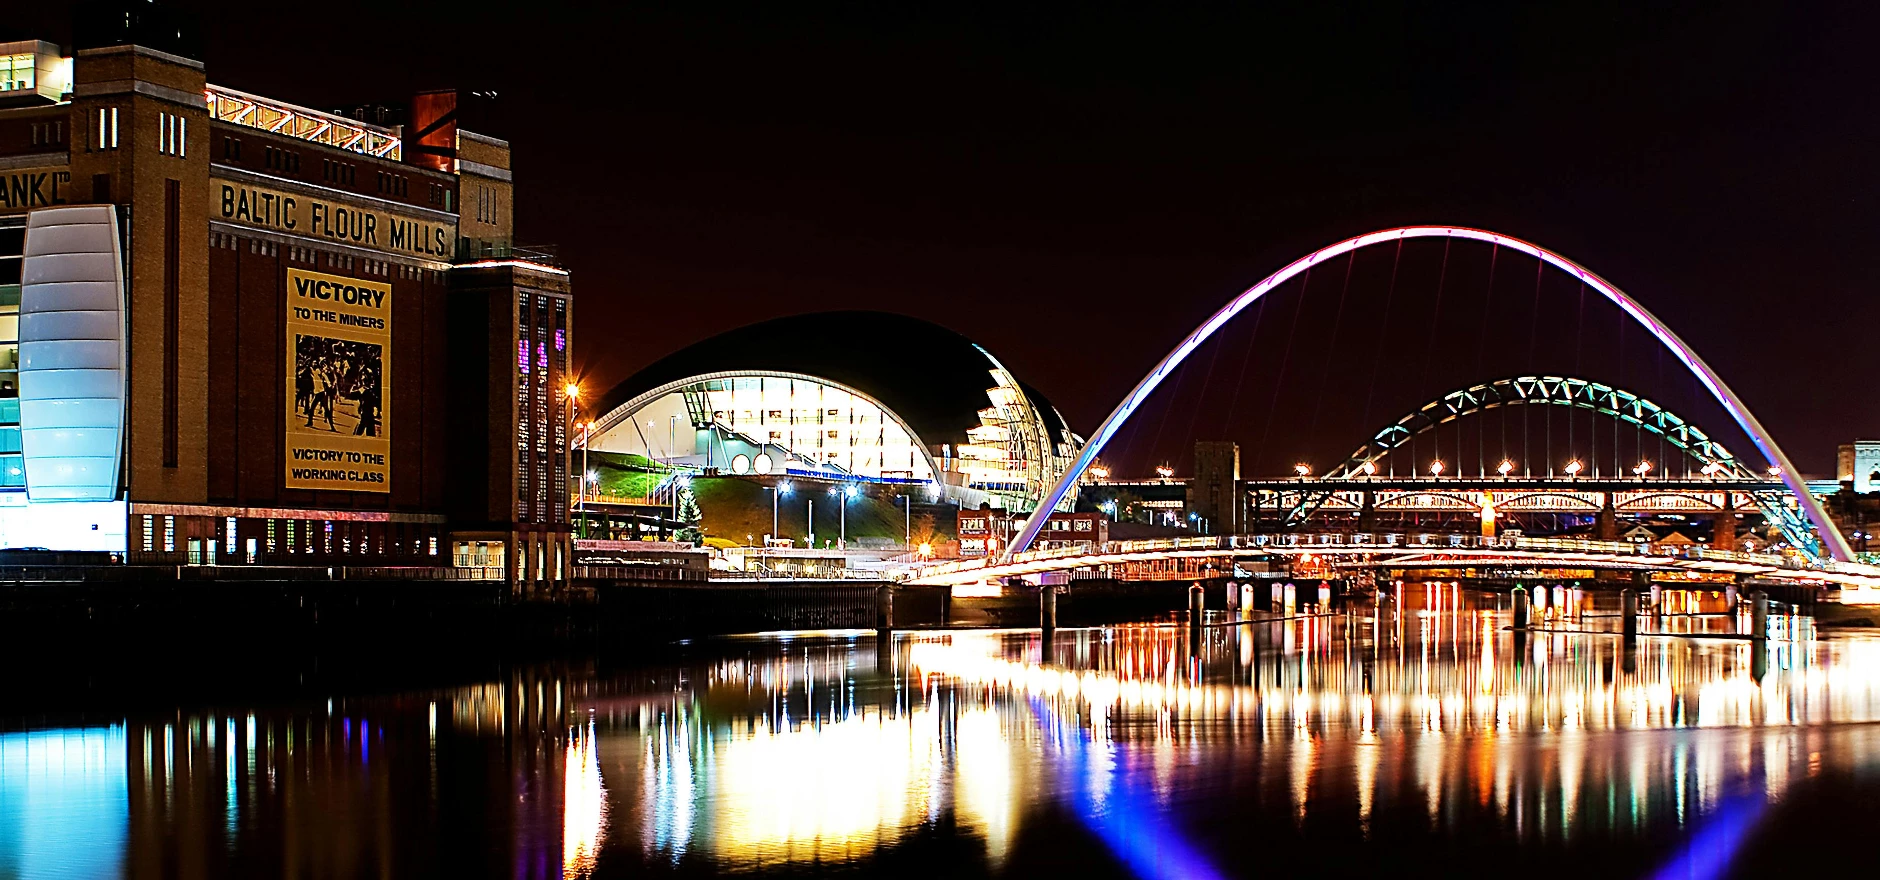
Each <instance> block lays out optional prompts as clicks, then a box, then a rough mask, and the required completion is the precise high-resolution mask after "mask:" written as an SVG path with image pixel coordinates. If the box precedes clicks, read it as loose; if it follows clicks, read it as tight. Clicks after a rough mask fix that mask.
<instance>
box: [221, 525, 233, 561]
mask: <svg viewBox="0 0 1880 880" xmlns="http://www.w3.org/2000/svg"><path fill="white" fill-rule="evenodd" d="M222 535H223V541H224V543H223V545H222V549H223V552H224V553H227V554H228V555H230V556H234V555H235V518H234V517H232V516H231V517H228V518H227V519H225V520H224V521H223V523H222Z"/></svg>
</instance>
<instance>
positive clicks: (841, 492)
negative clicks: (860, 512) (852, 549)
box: [829, 483, 856, 550]
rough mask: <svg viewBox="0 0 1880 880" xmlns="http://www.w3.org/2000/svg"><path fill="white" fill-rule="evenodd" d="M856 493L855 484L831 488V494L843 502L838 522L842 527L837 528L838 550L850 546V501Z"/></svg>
mask: <svg viewBox="0 0 1880 880" xmlns="http://www.w3.org/2000/svg"><path fill="white" fill-rule="evenodd" d="M855 493H856V489H855V484H854V483H845V484H843V485H842V487H841V488H839V489H838V488H831V489H830V490H829V494H831V495H834V496H836V500H837V501H839V502H841V504H842V512H841V515H840V516H839V518H838V520H837V521H838V522H839V523H840V525H838V526H837V529H838V531H837V532H836V549H837V550H845V549H847V548H848V544H849V499H850V498H854V497H855Z"/></svg>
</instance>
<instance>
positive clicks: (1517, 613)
mask: <svg viewBox="0 0 1880 880" xmlns="http://www.w3.org/2000/svg"><path fill="white" fill-rule="evenodd" d="M1511 596H1512V597H1513V603H1514V628H1515V629H1516V630H1524V629H1527V626H1528V591H1527V590H1525V589H1523V588H1522V587H1521V585H1520V584H1515V585H1514V592H1513V593H1512V594H1511Z"/></svg>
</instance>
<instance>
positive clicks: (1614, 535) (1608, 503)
mask: <svg viewBox="0 0 1880 880" xmlns="http://www.w3.org/2000/svg"><path fill="white" fill-rule="evenodd" d="M1601 495H1602V496H1603V500H1602V501H1601V502H1600V505H1599V515H1598V516H1596V517H1594V518H1593V536H1594V537H1596V538H1598V539H1599V540H1601V541H1617V540H1619V511H1617V510H1615V509H1614V508H1613V506H1612V493H1611V492H1603V493H1601Z"/></svg>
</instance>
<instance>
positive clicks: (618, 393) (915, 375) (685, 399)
mask: <svg viewBox="0 0 1880 880" xmlns="http://www.w3.org/2000/svg"><path fill="white" fill-rule="evenodd" d="M595 411H596V412H597V413H598V415H597V416H596V418H595V424H594V427H593V429H592V435H591V436H592V441H591V448H592V449H593V450H594V451H596V452H618V453H629V454H634V455H643V456H646V457H647V458H650V459H653V460H655V461H659V462H664V463H668V464H674V465H679V466H682V467H687V468H693V469H698V470H715V471H716V472H719V473H730V474H738V475H747V474H748V475H760V476H763V475H773V474H776V475H782V474H791V475H796V476H803V477H810V478H826V479H833V480H866V481H875V482H890V483H893V482H900V483H916V484H933V485H934V486H935V487H936V488H938V489H940V490H941V491H942V492H943V493H945V494H947V495H949V496H950V497H953V498H955V499H956V500H961V501H966V502H970V503H973V504H977V503H978V502H979V501H991V502H992V503H994V504H997V505H1000V506H1003V507H1007V508H1011V509H1017V510H1030V509H1032V508H1033V507H1035V506H1036V504H1037V500H1038V498H1039V497H1041V496H1042V495H1043V494H1044V491H1045V490H1046V489H1048V488H1049V487H1050V486H1051V484H1052V483H1054V482H1056V481H1057V480H1058V479H1059V478H1060V477H1062V476H1063V474H1064V472H1065V468H1066V467H1067V466H1068V465H1069V463H1070V461H1071V460H1072V459H1074V458H1075V457H1076V455H1077V453H1078V451H1079V450H1080V449H1081V448H1082V444H1083V441H1082V438H1080V437H1078V436H1077V435H1076V434H1074V433H1073V432H1072V431H1071V430H1070V428H1069V426H1068V425H1066V424H1065V422H1064V419H1063V417H1062V416H1060V415H1059V414H1058V412H1057V410H1056V409H1055V408H1054V407H1052V406H1051V404H1050V402H1049V401H1047V400H1045V399H1044V397H1043V396H1042V395H1040V394H1039V393H1038V392H1037V391H1035V390H1033V389H1032V388H1030V387H1029V386H1026V385H1025V384H1023V383H1022V382H1020V381H1019V380H1018V379H1017V378H1016V377H1015V376H1013V375H1012V373H1011V371H1010V370H1008V369H1006V367H1005V366H1004V365H1003V364H1001V363H1000V362H999V360H998V359H997V358H995V357H993V356H992V354H991V353H990V352H987V351H986V350H985V349H984V348H982V347H980V346H978V345H975V344H973V343H972V342H971V341H969V340H967V339H966V338H965V337H963V336H961V335H959V334H958V333H954V332H953V331H951V330H947V329H945V328H943V327H939V326H937V325H934V324H930V323H928V322H925V321H920V320H917V319H914V318H907V317H902V316H899V315H891V314H886V313H880V312H834V313H824V314H812V315H798V316H793V317H788V318H780V319H777V320H773V321H765V322H762V323H759V324H752V325H749V326H746V327H741V328H739V329H736V330H732V331H730V332H728V333H723V334H720V335H718V336H714V337H712V338H710V339H707V340H705V341H703V342H700V343H697V344H696V345H693V346H690V347H688V348H686V349H684V350H682V351H679V352H677V353H675V354H673V355H671V356H669V357H667V358H665V359H663V360H661V361H659V362H658V363H655V364H653V365H652V366H650V367H648V368H646V369H645V370H642V371H641V372H640V373H639V374H637V375H635V376H633V377H631V378H629V379H628V380H627V381H625V382H623V383H621V384H620V385H619V386H618V387H616V388H615V389H614V390H613V391H612V392H610V393H609V394H608V395H607V396H606V397H605V398H604V399H603V400H602V401H601V402H600V403H599V404H598V405H597V407H596V410H595Z"/></svg>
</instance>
